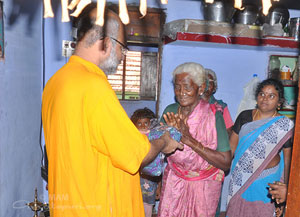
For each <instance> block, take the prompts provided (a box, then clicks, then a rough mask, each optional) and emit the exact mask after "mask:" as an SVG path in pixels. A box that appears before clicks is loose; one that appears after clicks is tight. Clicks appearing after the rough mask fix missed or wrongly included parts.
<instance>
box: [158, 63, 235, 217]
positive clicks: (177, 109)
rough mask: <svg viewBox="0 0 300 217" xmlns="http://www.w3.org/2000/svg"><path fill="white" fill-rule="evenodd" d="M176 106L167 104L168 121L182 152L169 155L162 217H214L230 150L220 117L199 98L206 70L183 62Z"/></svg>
mask: <svg viewBox="0 0 300 217" xmlns="http://www.w3.org/2000/svg"><path fill="white" fill-rule="evenodd" d="M173 82H174V92H175V96H176V100H177V102H176V103H174V104H171V105H169V106H167V108H166V109H165V111H164V114H163V117H164V120H165V123H167V124H168V125H170V126H175V127H177V128H178V129H179V130H180V131H181V133H182V139H181V142H182V143H183V144H184V150H182V151H176V152H175V153H173V154H172V155H170V156H168V158H167V160H168V165H167V167H166V169H165V172H164V176H163V186H162V192H161V199H160V205H159V211H158V216H161V217H174V216H176V217H178V216H184V217H196V216H197V217H198V216H207V217H208V216H209V217H210V216H215V212H216V209H217V205H218V201H219V198H220V192H221V186H222V181H223V177H224V172H223V171H225V170H228V169H229V167H230V163H231V152H230V145H229V140H228V135H227V132H226V128H225V124H224V120H223V117H222V114H221V113H220V112H219V111H217V110H216V108H215V107H214V106H213V105H210V104H209V103H208V102H207V101H205V100H203V99H202V98H201V95H202V94H203V92H204V90H205V86H206V85H205V69H204V68H203V67H202V65H200V64H197V63H184V64H182V65H179V66H178V67H177V68H176V69H175V70H174V72H173Z"/></svg>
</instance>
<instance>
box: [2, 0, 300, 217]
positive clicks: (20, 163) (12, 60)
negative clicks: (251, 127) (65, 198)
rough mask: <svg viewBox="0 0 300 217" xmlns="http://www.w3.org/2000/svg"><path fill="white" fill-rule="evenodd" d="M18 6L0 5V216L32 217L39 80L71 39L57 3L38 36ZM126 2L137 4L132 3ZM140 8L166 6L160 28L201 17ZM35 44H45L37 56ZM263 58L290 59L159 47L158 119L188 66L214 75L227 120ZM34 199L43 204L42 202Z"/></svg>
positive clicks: (37, 23) (34, 21) (34, 3)
mask: <svg viewBox="0 0 300 217" xmlns="http://www.w3.org/2000/svg"><path fill="white" fill-rule="evenodd" d="M23 2H24V3H23ZM25 2H26V1H20V0H11V1H5V2H4V14H5V19H4V21H5V23H4V26H5V60H4V61H0V129H1V130H0V216H3V217H4V216H9V217H10V216H14V217H18V216H32V215H33V214H32V212H31V211H30V210H29V209H28V208H26V207H24V204H25V202H31V201H33V196H34V188H35V187H37V188H38V191H39V192H40V195H41V192H42V179H41V177H40V162H41V152H40V147H39V136H40V108H41V93H42V87H43V74H44V75H45V81H47V80H48V79H49V78H50V77H51V76H52V75H53V74H54V73H55V72H56V71H57V70H58V69H59V68H60V67H62V66H63V65H64V64H65V63H66V62H67V59H66V58H64V57H62V56H61V43H62V40H64V39H65V40H70V39H71V24H70V23H61V22H60V19H61V15H60V6H59V4H60V1H52V6H53V9H54V12H55V15H56V17H55V18H53V19H51V18H49V19H45V27H44V30H45V32H44V34H43V31H42V30H43V22H42V20H43V19H42V7H41V3H42V1H40V0H31V1H30V4H28V3H25ZM114 2H117V1H114ZM127 3H128V4H130V3H135V4H139V1H137V0H130V1H127ZM148 6H149V7H156V8H160V7H163V8H166V14H167V22H170V21H173V20H177V19H202V18H203V16H202V13H201V3H200V1H188V0H170V1H169V4H168V5H166V6H162V5H160V3H159V1H158V0H151V1H148ZM291 12H292V13H291V17H296V16H300V13H299V11H291ZM43 35H44V38H43ZM42 39H44V41H45V55H43V46H42V45H43V41H42ZM271 54H288V55H291V53H287V52H283V51H270V50H257V49H255V48H251V49H246V50H243V49H240V48H239V47H232V46H227V47H220V46H210V45H207V44H203V43H196V44H189V43H183V44H180V43H177V44H176V43H175V44H169V45H166V46H165V47H164V52H163V62H162V64H163V66H162V67H163V68H162V69H163V71H162V85H161V86H162V89H161V100H160V113H161V112H162V110H163V109H164V108H165V106H166V105H167V104H169V103H172V102H173V100H172V99H173V98H174V93H173V86H172V83H171V74H170V73H171V72H172V70H174V68H175V67H176V66H177V65H178V64H180V63H183V62H186V61H196V62H199V63H201V64H203V65H204V66H205V67H208V68H212V69H213V70H215V71H216V73H217V75H218V81H219V90H218V92H217V94H216V97H217V98H221V99H223V100H224V101H225V102H227V103H228V106H229V109H230V111H231V113H232V116H233V117H235V113H236V111H237V107H238V104H239V101H240V100H241V98H242V95H243V92H242V88H243V86H244V85H245V84H246V83H247V82H248V81H249V80H250V79H251V77H252V74H253V73H256V74H258V75H259V77H260V79H263V78H265V76H266V70H267V62H268V56H269V55H271ZM293 54H294V53H293ZM43 58H45V61H44V62H43ZM43 63H44V65H43ZM43 67H45V70H44V71H43ZM122 104H123V106H124V108H125V110H126V111H127V113H128V114H129V116H130V115H131V114H132V112H133V111H134V110H135V109H137V108H142V107H145V106H148V107H150V108H151V109H152V110H155V107H154V104H153V102H149V101H146V102H145V101H135V102H133V103H131V102H123V103H122ZM40 200H41V201H44V199H43V198H40ZM45 200H46V199H45Z"/></svg>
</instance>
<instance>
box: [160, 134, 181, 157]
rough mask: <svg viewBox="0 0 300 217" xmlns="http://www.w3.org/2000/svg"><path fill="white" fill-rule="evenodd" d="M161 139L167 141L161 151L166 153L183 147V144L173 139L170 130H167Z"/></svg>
mask: <svg viewBox="0 0 300 217" xmlns="http://www.w3.org/2000/svg"><path fill="white" fill-rule="evenodd" d="M161 139H163V140H164V143H165V146H164V148H163V149H162V150H161V151H162V152H163V153H165V154H170V153H172V152H174V151H175V150H176V149H180V150H182V149H183V144H181V143H179V142H177V141H176V140H174V139H172V138H171V137H170V133H169V132H168V131H167V132H165V134H164V135H163V136H162V137H161Z"/></svg>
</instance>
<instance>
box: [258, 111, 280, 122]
mask: <svg viewBox="0 0 300 217" xmlns="http://www.w3.org/2000/svg"><path fill="white" fill-rule="evenodd" d="M276 115H277V111H276V110H275V112H274V114H273V115H272V118H274V117H275V116H276ZM255 118H256V119H255ZM260 119H261V117H260V111H259V110H258V109H256V112H255V114H254V115H253V120H260Z"/></svg>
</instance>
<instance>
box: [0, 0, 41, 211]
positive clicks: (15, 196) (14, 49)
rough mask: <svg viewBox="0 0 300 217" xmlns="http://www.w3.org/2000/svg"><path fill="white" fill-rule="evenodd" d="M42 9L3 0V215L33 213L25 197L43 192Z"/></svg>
mask: <svg viewBox="0 0 300 217" xmlns="http://www.w3.org/2000/svg"><path fill="white" fill-rule="evenodd" d="M23 2H24V3H23ZM33 5H34V6H33ZM41 12H42V8H41V1H39V0H31V1H30V4H28V2H27V3H25V1H17V0H11V1H5V2H4V27H5V31H4V34H5V35H4V38H5V60H4V61H0V216H1V217H2V216H3V217H4V216H8V217H12V216H13V217H18V216H20V217H21V216H22V217H24V216H33V212H32V211H31V210H30V209H29V208H28V207H26V206H25V203H26V202H32V201H33V199H34V189H35V187H37V189H38V192H39V193H40V194H41V192H42V180H41V176H40V166H41V156H42V155H41V151H40V146H39V137H40V136H39V135H40V121H41V113H40V108H41V93H42V85H41V83H42V82H41V80H42V79H41V78H42V58H43V53H42V46H41V44H42V37H41V35H42V15H41Z"/></svg>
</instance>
